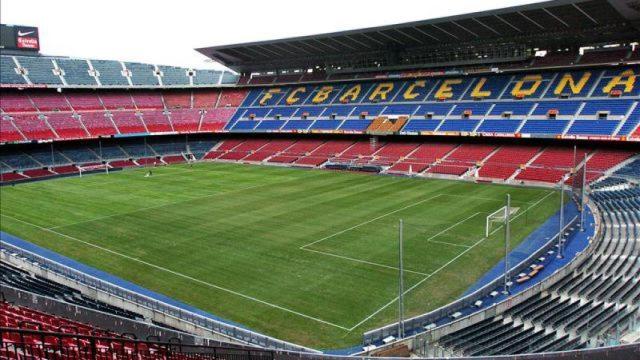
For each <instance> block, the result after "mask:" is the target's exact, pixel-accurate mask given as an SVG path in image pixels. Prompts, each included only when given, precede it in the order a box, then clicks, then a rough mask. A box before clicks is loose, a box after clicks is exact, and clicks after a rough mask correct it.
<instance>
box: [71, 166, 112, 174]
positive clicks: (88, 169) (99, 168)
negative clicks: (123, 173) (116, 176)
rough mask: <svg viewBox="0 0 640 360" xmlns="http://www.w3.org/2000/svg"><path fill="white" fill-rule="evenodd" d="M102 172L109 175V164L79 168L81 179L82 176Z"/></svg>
mask: <svg viewBox="0 0 640 360" xmlns="http://www.w3.org/2000/svg"><path fill="white" fill-rule="evenodd" d="M100 171H104V172H106V173H107V174H108V173H109V165H107V164H93V165H85V166H78V172H79V174H80V177H82V174H85V173H86V174H89V173H95V172H100Z"/></svg>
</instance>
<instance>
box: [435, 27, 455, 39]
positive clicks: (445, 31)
mask: <svg viewBox="0 0 640 360" xmlns="http://www.w3.org/2000/svg"><path fill="white" fill-rule="evenodd" d="M431 26H433V27H434V28H436V29H438V30H440V31H442V32H443V33H445V34H447V35H449V36H451V37H452V38H454V39H456V40H460V39H458V37H457V36H455V35H453V34H452V33H450V32H448V31H447V30H445V29H443V28H441V27H440V26H438V25H436V24H432V25H431Z"/></svg>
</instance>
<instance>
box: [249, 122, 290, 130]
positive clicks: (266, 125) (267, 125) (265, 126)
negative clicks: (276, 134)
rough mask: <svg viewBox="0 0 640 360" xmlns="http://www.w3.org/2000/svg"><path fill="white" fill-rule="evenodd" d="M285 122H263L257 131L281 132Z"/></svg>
mask: <svg viewBox="0 0 640 360" xmlns="http://www.w3.org/2000/svg"><path fill="white" fill-rule="evenodd" d="M285 122H286V121H285V120H262V121H261V122H260V124H258V126H257V127H256V128H255V131H268V130H279V129H280V128H281V127H282V126H283V125H284V123H285Z"/></svg>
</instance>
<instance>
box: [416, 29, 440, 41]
mask: <svg viewBox="0 0 640 360" xmlns="http://www.w3.org/2000/svg"><path fill="white" fill-rule="evenodd" d="M413 29H414V30H415V31H417V32H419V33H420V34H422V35H424V36H428V37H430V38H432V39H433V40H435V41H440V39H438V38H437V37H435V36H433V35H431V34H429V33H428V32H426V31H424V30H422V29H420V28H419V27H416V26H414V27H413Z"/></svg>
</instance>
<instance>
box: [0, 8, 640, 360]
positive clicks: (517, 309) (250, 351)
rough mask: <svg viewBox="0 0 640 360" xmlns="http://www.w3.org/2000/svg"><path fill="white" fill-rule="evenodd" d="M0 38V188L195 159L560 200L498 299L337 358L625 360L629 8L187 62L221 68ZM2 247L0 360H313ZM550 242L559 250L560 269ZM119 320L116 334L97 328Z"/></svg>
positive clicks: (499, 18)
mask: <svg viewBox="0 0 640 360" xmlns="http://www.w3.org/2000/svg"><path fill="white" fill-rule="evenodd" d="M2 34H3V44H2V55H1V56H0V65H1V66H0V76H1V78H2V80H1V86H2V89H1V97H0V111H1V114H0V115H1V118H2V119H1V121H2V123H1V124H2V126H1V130H0V143H2V145H1V147H0V151H1V155H0V166H1V176H0V182H1V183H2V184H3V185H8V184H12V185H16V186H21V185H20V184H21V183H30V182H33V181H40V180H47V181H48V179H52V178H61V177H70V176H77V175H80V174H82V173H85V174H86V173H95V172H104V171H115V170H120V169H125V168H138V167H147V166H150V165H151V164H153V165H154V166H155V165H157V164H162V165H171V164H178V163H186V162H190V163H191V162H194V161H222V162H240V163H248V164H261V165H277V166H287V167H302V168H324V169H338V170H351V171H366V172H373V173H379V174H386V175H394V176H411V177H417V178H438V179H449V180H458V181H468V182H476V183H491V182H492V183H498V184H510V185H517V186H534V187H543V188H548V189H557V188H558V187H560V186H564V185H566V186H567V187H568V188H572V189H573V190H575V191H574V193H573V194H574V197H575V204H576V205H575V207H576V209H577V210H575V214H574V215H575V216H574V217H570V218H568V219H566V220H565V221H564V222H562V221H563V220H560V221H561V225H560V229H556V230H554V232H553V233H552V235H551V236H549V237H547V238H546V239H545V240H544V241H541V242H540V243H539V247H538V248H537V249H535V250H530V251H528V252H526V253H524V254H521V257H520V258H518V260H519V261H518V262H517V263H513V264H511V265H510V267H509V264H508V263H507V268H508V269H509V270H508V272H510V273H511V274H512V275H513V277H514V278H513V281H512V282H511V283H510V284H508V285H507V284H505V282H504V281H502V280H503V278H502V275H501V274H500V271H498V272H494V273H492V274H488V275H487V276H488V277H487V278H486V279H485V280H486V281H484V282H481V283H480V284H479V285H478V286H477V287H476V288H474V289H472V290H470V291H469V293H467V294H465V295H464V296H463V297H461V298H460V299H458V300H456V301H454V302H452V303H451V304H448V305H446V306H444V307H441V308H439V309H437V310H435V311H432V312H429V313H426V314H420V315H417V316H411V317H409V318H406V319H402V321H400V322H398V323H394V324H388V325H387V326H382V327H380V328H377V329H370V330H369V331H367V332H365V333H364V334H363V336H362V343H361V344H359V345H358V346H356V347H354V348H352V349H350V350H349V351H345V352H347V353H358V354H360V355H372V356H405V355H409V354H413V355H417V356H421V357H437V356H443V357H444V356H449V357H455V356H459V357H465V356H484V357H485V358H487V357H491V356H496V355H516V354H529V353H534V354H541V355H518V356H519V357H518V358H528V357H527V356H532V358H540V357H543V358H549V359H555V358H563V357H567V356H569V357H572V356H573V357H577V358H584V359H591V358H593V359H596V358H602V356H610V357H611V358H620V359H622V358H629V359H631V358H636V357H637V356H638V355H639V354H640V345H639V344H638V339H639V338H640V336H638V334H639V331H640V330H639V328H638V324H639V322H638V320H639V319H640V278H639V276H640V257H639V255H640V252H639V249H640V247H639V246H638V237H639V236H640V228H639V225H638V224H639V222H638V221H639V214H640V213H639V211H640V202H639V201H640V191H639V189H640V188H638V183H639V178H640V151H639V150H638V141H640V83H639V82H638V81H636V80H637V77H638V74H640V47H639V46H638V43H637V41H638V40H639V39H640V3H639V2H638V1H620V0H555V1H547V2H542V3H537V4H532V5H525V6H519V7H513V8H505V9H500V10H494V11H486V12H481V13H473V14H466V15H460V16H453V17H447V18H441V19H433V20H427V21H419V22H413V23H406V24H396V25H389V26H384V27H376V28H367V29H359V30H353V31H346V32H338V33H331V34H320V35H314V36H306V37H297V38H290V39H280V40H273V41H264V42H255V43H248V44H234V45H226V46H214V47H208V48H202V49H198V51H199V52H201V53H202V54H204V55H206V56H208V57H210V58H211V59H213V60H216V61H218V62H220V63H222V64H224V65H226V66H227V67H228V68H230V69H232V70H233V71H234V72H230V71H212V70H199V69H188V68H179V67H172V66H163V65H155V64H140V63H132V62H121V61H114V60H95V59H76V58H67V57H59V56H44V55H42V54H40V53H39V47H40V44H39V39H38V37H37V35H38V29H37V28H33V27H19V26H15V27H13V26H4V25H3V27H2ZM7 39H8V40H7ZM583 189H584V193H585V194H586V195H587V196H586V200H585V197H583V195H582V191H583ZM567 211H569V212H570V211H571V210H567ZM561 219H562V217H561ZM585 219H586V221H585ZM2 240H3V244H2V253H1V256H2V261H3V265H2V267H1V268H0V270H1V271H2V274H3V277H2V280H1V281H2V285H3V287H4V288H6V289H7V290H6V291H5V290H3V295H4V296H5V298H7V299H9V300H10V301H11V302H14V304H13V305H11V304H9V303H7V302H3V303H2V311H3V312H2V314H3V315H2V316H3V317H2V318H0V319H1V320H2V324H1V325H2V343H3V345H2V349H1V351H3V353H2V354H3V355H2V356H6V357H8V358H14V357H19V356H23V355H28V356H35V357H36V358H48V356H54V354H56V355H58V356H62V355H65V356H67V357H70V358H86V357H99V355H100V354H102V355H104V354H108V355H109V356H112V357H113V356H115V357H117V358H120V357H122V358H124V357H123V356H127V355H126V354H129V355H131V354H137V355H140V356H149V357H150V358H154V356H170V354H174V353H189V352H192V353H194V354H196V353H197V355H194V356H197V357H196V358H203V359H204V358H211V354H212V353H213V354H214V355H213V357H222V358H224V357H229V358H231V357H237V358H251V357H256V356H257V357H260V358H262V357H264V358H265V359H267V358H269V359H271V358H279V357H281V358H288V357H291V356H295V357H308V358H313V357H316V356H326V357H329V356H328V355H320V354H318V353H319V352H318V351H317V350H314V349H311V348H309V347H307V346H304V344H294V343H291V342H286V341H282V340H279V339H275V338H273V337H270V336H268V335H265V334H261V333H259V332H254V331H251V330H248V329H246V328H245V327H243V326H241V325H238V324H234V323H230V322H228V321H225V320H222V319H219V318H216V317H210V316H208V314H206V315H203V314H202V313H201V312H199V311H198V310H197V309H194V308H191V307H184V306H182V305H183V304H178V303H175V302H174V301H173V300H172V299H167V298H165V297H156V296H155V295H154V294H150V293H147V292H146V291H147V290H145V289H142V288H139V287H137V286H129V285H127V284H122V283H118V282H117V281H116V282H115V283H114V280H113V279H112V278H110V276H109V274H104V273H98V272H94V271H93V270H94V269H89V270H87V268H84V267H83V265H82V264H67V263H64V262H61V260H60V258H58V257H56V256H57V255H56V254H52V253H51V252H43V251H42V249H36V248H34V247H30V246H29V244H28V243H26V242H25V241H23V240H21V239H18V238H15V237H13V236H11V235H9V234H6V233H4V232H3V233H2ZM577 244H583V245H584V246H582V247H580V246H578V245H577ZM563 246H565V247H566V249H573V250H572V251H573V252H572V253H571V252H568V253H567V254H569V253H571V256H567V258H566V259H563V260H558V259H556V253H557V252H559V251H561V250H562V247H563ZM507 260H508V257H507ZM15 319H19V320H18V321H16V320H15ZM21 321H22V322H24V321H26V322H30V323H34V322H35V323H37V324H39V325H38V326H37V327H36V328H37V329H34V328H31V329H29V328H26V329H25V327H24V326H22V325H21ZM118 322H119V326H121V329H124V330H122V331H114V332H101V331H99V330H98V329H100V328H111V329H114V326H116V325H114V323H118ZM86 323H89V324H88V325H87V324H86ZM54 324H56V325H55V326H54ZM65 326H66V327H69V328H75V329H76V331H75V332H68V331H63V330H64V327H65ZM20 327H22V329H19V328H20ZM54 328H55V329H57V331H53V330H52V329H54ZM43 329H45V331H46V332H47V333H46V334H45V333H43V332H41V330H43ZM127 332H131V333H134V334H136V335H137V336H138V337H139V338H143V336H142V334H150V335H153V336H155V337H157V338H158V340H159V341H152V342H145V341H131V340H130V339H129V340H126V338H123V337H122V335H123V334H124V333H127ZM69 334H71V335H69ZM172 337H175V338H179V339H181V341H182V343H183V345H184V346H185V348H180V349H176V348H175V346H173V345H172V344H171V343H170V342H169V341H168V340H169V339H170V338H172ZM39 338H41V340H38V339H39ZM624 342H630V343H631V344H629V345H625V344H624ZM56 344H57V345H56ZM96 344H102V345H101V346H97V345H96ZM105 344H106V345H105ZM216 351H217V353H215V352H216ZM47 354H49V355H47ZM160 354H162V355H160ZM220 354H224V355H220ZM603 354H604V355H603Z"/></svg>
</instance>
